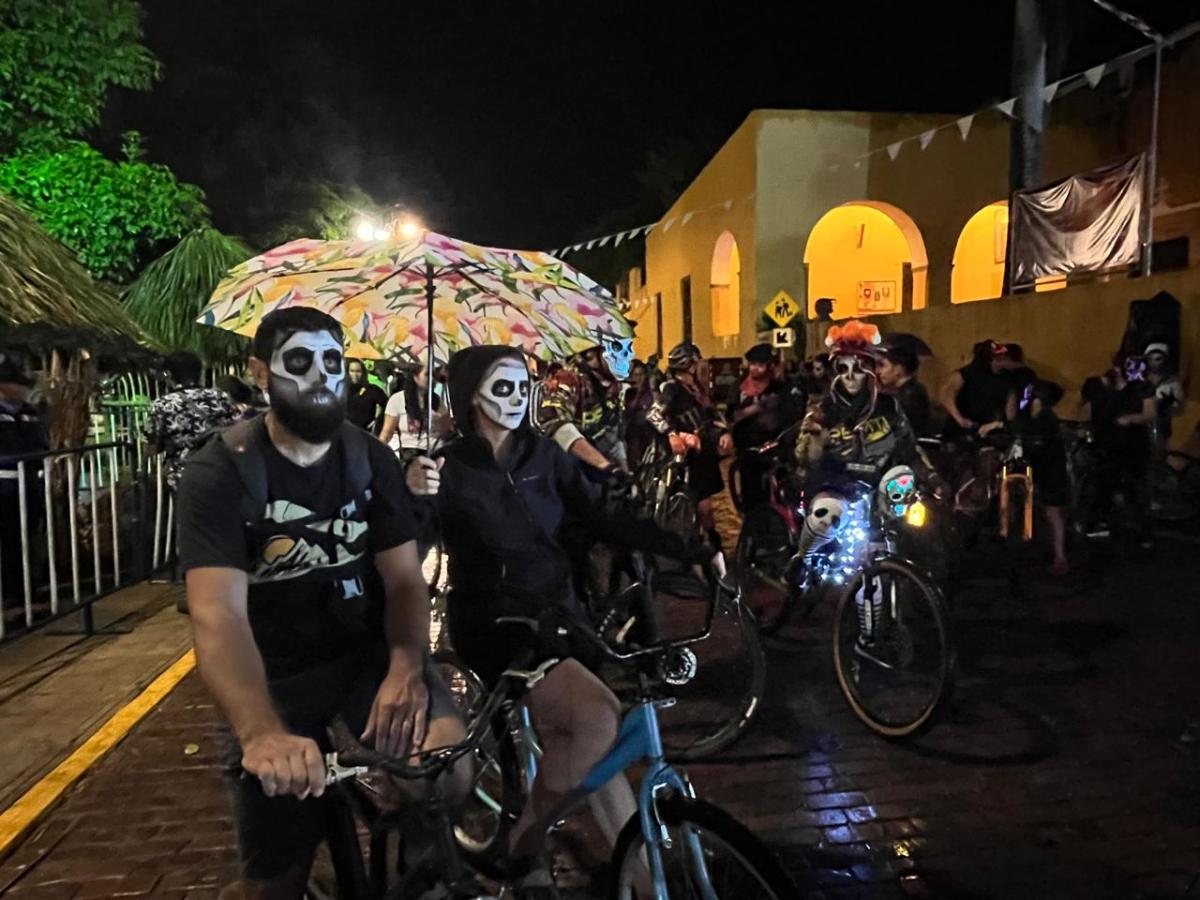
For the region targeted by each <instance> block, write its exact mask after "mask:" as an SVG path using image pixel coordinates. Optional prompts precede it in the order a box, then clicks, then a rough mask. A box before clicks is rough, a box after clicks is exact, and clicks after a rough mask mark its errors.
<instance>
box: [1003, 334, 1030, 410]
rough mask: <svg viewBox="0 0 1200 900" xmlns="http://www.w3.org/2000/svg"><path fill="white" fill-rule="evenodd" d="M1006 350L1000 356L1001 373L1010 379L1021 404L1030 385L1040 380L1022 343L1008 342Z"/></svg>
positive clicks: (1010, 385)
mask: <svg viewBox="0 0 1200 900" xmlns="http://www.w3.org/2000/svg"><path fill="white" fill-rule="evenodd" d="M1004 350H1005V352H1004V353H1003V354H1001V356H1000V373H1001V374H1002V375H1003V376H1004V377H1005V378H1007V379H1008V384H1009V387H1010V388H1011V390H1012V392H1013V396H1014V397H1016V398H1017V403H1018V406H1019V405H1020V401H1021V399H1022V398H1023V397H1025V392H1026V391H1027V390H1028V389H1029V386H1030V385H1032V384H1033V383H1034V382H1035V381H1037V380H1038V377H1037V373H1036V372H1034V371H1033V369H1031V368H1030V367H1029V364H1028V363H1026V362H1025V348H1024V347H1022V346H1021V345H1020V344H1014V343H1011V342H1010V343H1007V344H1005V345H1004Z"/></svg>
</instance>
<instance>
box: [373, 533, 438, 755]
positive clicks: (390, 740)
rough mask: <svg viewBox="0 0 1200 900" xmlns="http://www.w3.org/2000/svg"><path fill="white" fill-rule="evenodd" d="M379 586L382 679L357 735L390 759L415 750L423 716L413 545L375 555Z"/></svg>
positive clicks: (419, 601)
mask: <svg viewBox="0 0 1200 900" xmlns="http://www.w3.org/2000/svg"><path fill="white" fill-rule="evenodd" d="M375 568H376V569H377V570H378V571H379V576H380V578H381V579H382V580H383V587H384V593H385V597H386V603H387V605H386V607H385V610H384V634H385V636H386V638H387V645H388V673H387V676H386V677H385V678H384V680H383V683H382V684H381V685H380V686H379V691H378V692H377V694H376V696H375V702H374V704H373V705H372V706H371V715H370V717H369V718H368V720H367V727H366V729H365V730H364V731H363V734H362V737H363V739H364V740H366V739H369V738H373V739H374V741H375V747H376V749H378V750H379V751H381V752H383V753H388V754H391V755H393V756H395V755H400V754H403V753H407V752H409V749H410V748H416V747H420V746H421V745H422V743H423V742H424V740H425V734H426V728H427V725H428V716H429V689H428V687H427V686H426V684H425V654H426V648H427V647H428V646H429V589H428V586H427V585H426V584H425V576H424V574H423V573H422V572H421V560H420V557H419V556H418V555H417V543H416V541H407V542H406V543H404V544H401V545H400V546H398V547H392V548H391V549H388V550H383V551H380V552H378V553H376V554H375Z"/></svg>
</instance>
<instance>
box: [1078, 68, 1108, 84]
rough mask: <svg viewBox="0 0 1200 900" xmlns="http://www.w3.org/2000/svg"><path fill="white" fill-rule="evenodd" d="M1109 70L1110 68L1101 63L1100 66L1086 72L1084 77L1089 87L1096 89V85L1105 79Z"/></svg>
mask: <svg viewBox="0 0 1200 900" xmlns="http://www.w3.org/2000/svg"><path fill="white" fill-rule="evenodd" d="M1107 68H1108V66H1106V65H1105V64H1104V63H1100V65H1098V66H1092V67H1091V68H1090V69H1088V70H1087V71H1086V72H1084V73H1083V77H1084V78H1086V79H1087V83H1088V87H1093V88H1094V87H1095V86H1096V85H1098V84H1099V83H1100V79H1102V78H1103V77H1104V71H1105V69H1107Z"/></svg>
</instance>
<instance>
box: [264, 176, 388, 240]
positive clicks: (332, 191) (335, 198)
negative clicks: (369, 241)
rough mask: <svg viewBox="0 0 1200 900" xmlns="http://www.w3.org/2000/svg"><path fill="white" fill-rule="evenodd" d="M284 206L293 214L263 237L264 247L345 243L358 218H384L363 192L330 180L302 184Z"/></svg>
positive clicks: (374, 203) (376, 205)
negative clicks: (310, 240)
mask: <svg viewBox="0 0 1200 900" xmlns="http://www.w3.org/2000/svg"><path fill="white" fill-rule="evenodd" d="M287 206H288V207H290V208H291V210H292V212H291V213H288V214H286V217H285V218H284V220H283V221H282V222H280V223H279V224H278V225H276V226H275V227H274V228H272V229H270V230H269V231H268V232H266V233H265V234H264V235H263V236H262V237H263V242H264V243H265V244H267V245H269V246H272V247H275V246H278V245H280V244H286V243H287V242H288V241H294V240H296V239H297V238H319V239H320V240H323V241H339V240H345V239H346V238H349V237H350V236H351V233H352V230H353V228H354V225H355V222H357V221H358V220H359V219H360V218H363V217H364V216H365V217H368V218H372V217H373V218H377V219H382V218H383V217H384V214H383V211H382V210H381V209H380V208H379V205H378V204H377V203H376V202H375V201H374V200H373V199H371V197H370V196H368V195H367V193H366V192H365V191H362V190H360V189H359V188H357V187H354V186H353V185H344V184H335V183H333V182H329V181H309V182H306V183H302V184H301V185H299V186H298V187H297V188H296V189H295V190H294V193H293V196H292V197H291V198H289V199H288V201H287Z"/></svg>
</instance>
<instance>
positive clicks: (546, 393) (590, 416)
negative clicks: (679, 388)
mask: <svg viewBox="0 0 1200 900" xmlns="http://www.w3.org/2000/svg"><path fill="white" fill-rule="evenodd" d="M603 340H605V339H604V338H603V336H602V337H601V338H600V339H599V340H598V341H597V343H596V344H595V345H594V346H592V347H588V348H586V349H585V350H583V351H582V352H580V353H577V354H576V355H575V356H574V357H572V358H571V360H570V362H569V363H568V364H567V365H566V366H565V367H563V368H562V369H560V370H559V371H557V372H555V373H554V374H553V375H551V376H549V377H548V378H547V379H546V381H545V383H544V390H543V394H542V402H541V408H540V409H538V410H537V422H538V427H539V428H540V429H541V430H542V432H543V433H544V434H545V435H546V436H547V437H549V438H552V439H553V440H554V442H555V443H557V444H558V446H560V447H562V448H563V450H566V451H567V452H568V453H570V454H572V455H573V456H576V457H578V458H579V459H581V460H583V461H584V462H585V463H587V464H588V465H590V466H593V467H595V468H597V469H607V468H609V467H610V466H617V467H620V468H625V467H626V459H625V443H624V441H623V440H622V437H623V436H622V427H621V426H622V421H623V412H624V402H623V394H624V390H623V387H622V384H621V380H620V379H621V378H625V377H628V375H629V371H628V365H629V362H630V361H632V352H631V353H630V356H629V359H623V358H622V362H623V366H624V368H623V371H621V372H614V371H613V370H612V369H611V368H610V365H609V357H608V355H607V354H606V353H605V348H604V346H603V344H602V343H601V341H603Z"/></svg>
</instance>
